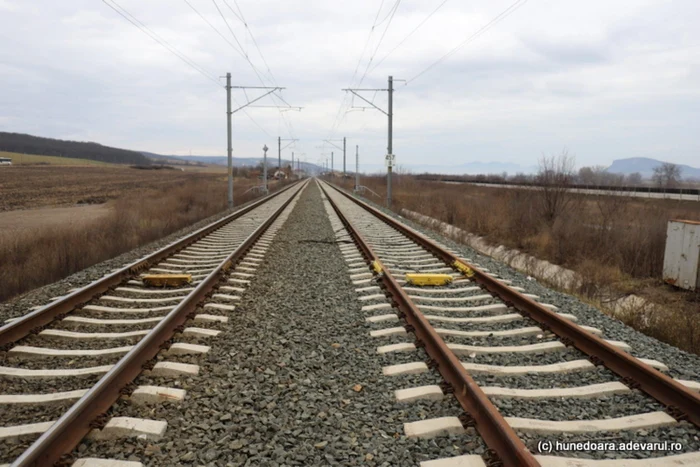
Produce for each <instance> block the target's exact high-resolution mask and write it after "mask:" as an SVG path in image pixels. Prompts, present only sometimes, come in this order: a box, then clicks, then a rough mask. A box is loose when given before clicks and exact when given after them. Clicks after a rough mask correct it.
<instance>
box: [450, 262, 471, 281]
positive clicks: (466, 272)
mask: <svg viewBox="0 0 700 467" xmlns="http://www.w3.org/2000/svg"><path fill="white" fill-rule="evenodd" d="M452 266H454V267H456V268H457V269H459V270H460V271H461V272H462V274H464V275H465V276H467V277H470V278H471V277H474V270H473V269H472V268H470V267H469V266H467V265H466V264H464V263H463V262H461V261H455V262H454V263H453V264H452Z"/></svg>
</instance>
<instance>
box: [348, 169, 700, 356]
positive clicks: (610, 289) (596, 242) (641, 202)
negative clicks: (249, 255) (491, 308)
mask: <svg viewBox="0 0 700 467" xmlns="http://www.w3.org/2000/svg"><path fill="white" fill-rule="evenodd" d="M362 184H363V185H365V186H367V187H368V188H370V189H371V190H373V191H375V192H377V193H378V194H379V195H380V197H379V198H377V197H375V196H374V195H372V194H367V195H366V196H367V198H368V199H370V200H372V201H374V202H377V203H380V204H384V202H385V201H384V200H385V198H386V177H363V178H362ZM344 186H345V187H346V188H351V187H352V182H351V181H345V183H344ZM392 191H393V199H394V202H393V206H392V208H393V209H394V210H395V211H397V212H400V210H401V209H404V208H405V209H409V210H411V211H416V212H419V213H421V214H424V215H427V216H430V217H433V218H436V219H439V220H441V221H443V222H446V223H448V224H451V225H454V226H456V227H459V228H461V229H463V230H465V231H467V232H470V233H473V234H476V235H479V236H483V237H485V239H486V240H487V241H488V242H490V243H491V244H495V245H505V246H506V247H508V248H513V249H518V250H520V251H522V252H525V253H528V254H530V255H533V256H535V257H537V258H540V259H544V260H548V261H550V262H552V263H555V264H558V265H561V266H563V267H565V268H568V269H572V270H574V271H576V272H578V273H579V274H580V275H581V277H582V283H581V285H580V287H579V288H578V289H577V290H573V291H569V292H573V293H575V294H576V295H578V296H579V297H581V298H583V299H584V300H586V301H588V302H589V303H592V304H594V305H597V306H600V305H601V304H602V303H603V302H609V301H610V300H611V299H615V298H621V297H624V296H626V295H629V294H636V295H639V296H642V297H644V298H646V299H647V300H649V301H651V302H653V303H656V304H658V305H659V306H657V307H655V308H654V311H651V312H646V313H638V312H634V311H633V312H630V313H626V314H623V315H619V316H617V317H618V318H620V319H621V320H623V321H624V322H625V323H626V324H628V325H630V326H633V327H634V328H636V329H638V330H640V331H642V332H644V333H645V334H648V335H651V336H653V337H656V338H658V339H660V340H663V341H665V342H668V343H670V344H673V345H675V346H677V347H679V348H682V349H684V350H688V351H691V352H694V353H700V319H698V318H700V292H699V293H690V292H686V291H679V290H676V289H673V288H672V287H671V286H668V285H666V284H664V283H663V281H662V280H661V274H662V269H663V259H664V250H665V243H666V226H667V222H668V220H670V219H677V218H681V219H691V220H700V203H698V202H696V201H676V200H658V199H650V200H648V199H642V198H631V197H624V196H591V195H588V196H587V195H572V196H570V197H569V198H568V201H567V205H566V206H565V209H562V210H561V212H559V213H558V214H557V215H556V216H555V218H554V219H551V218H547V213H548V210H547V206H545V205H546V204H547V201H549V202H550V203H551V201H552V200H551V199H549V200H545V199H544V198H545V197H544V195H543V194H541V193H539V192H535V191H532V190H515V189H507V190H506V189H498V188H490V187H479V186H473V185H463V184H459V185H450V184H445V183H437V182H429V181H419V180H416V179H415V178H414V177H412V176H406V175H404V176H396V177H395V178H394V182H393V186H392ZM550 213H551V211H550Z"/></svg>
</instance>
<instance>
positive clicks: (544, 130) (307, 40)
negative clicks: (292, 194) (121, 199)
mask: <svg viewBox="0 0 700 467" xmlns="http://www.w3.org/2000/svg"><path fill="white" fill-rule="evenodd" d="M117 1H118V4H119V5H121V6H123V7H124V8H125V9H126V10H127V11H128V12H129V13H131V14H132V15H133V16H134V17H135V18H137V19H138V20H140V21H141V22H143V23H144V24H145V25H146V26H148V27H149V28H150V29H152V30H153V31H155V32H156V33H157V34H158V35H159V36H161V37H162V38H164V39H165V40H166V41H167V42H168V43H170V44H172V46H174V47H176V48H177V49H178V50H179V51H181V52H182V53H183V54H184V55H185V56H186V57H187V58H188V59H190V60H191V61H192V62H194V63H196V64H197V65H198V66H200V67H201V68H202V69H204V70H206V72H207V73H209V74H210V75H212V76H213V77H215V78H218V77H219V76H222V75H225V73H226V72H227V71H230V72H231V73H232V75H233V80H232V81H233V84H234V85H249V86H261V85H262V84H261V79H260V78H258V76H257V75H256V73H255V72H254V71H253V68H252V66H251V65H250V64H249V63H248V62H247V61H246V60H245V59H244V58H243V57H242V55H241V54H240V53H238V52H237V51H236V50H234V47H232V45H230V44H233V46H235V47H239V46H238V44H237V42H236V41H238V43H240V46H241V47H242V49H243V53H245V54H247V56H248V57H249V59H250V61H252V63H253V64H254V65H255V67H257V69H258V70H259V74H260V76H261V77H262V82H264V83H265V85H270V84H271V83H272V82H273V81H272V80H273V79H274V83H276V84H277V85H279V86H284V87H286V88H287V89H286V90H284V91H283V94H282V95H283V97H284V98H285V100H286V101H287V102H288V103H289V104H291V105H293V106H302V107H303V110H302V111H300V112H297V111H286V112H284V113H282V114H281V113H280V112H279V111H278V110H276V109H274V108H252V109H249V110H248V113H249V115H250V116H251V117H252V118H253V119H254V120H255V122H257V124H259V125H260V127H262V130H261V129H260V128H259V127H258V126H256V125H255V124H254V123H253V122H252V121H251V120H250V119H249V118H248V117H246V115H245V114H243V113H242V112H239V113H237V114H235V115H234V118H233V127H234V129H233V139H234V156H237V157H257V156H260V155H262V151H261V149H260V148H262V146H263V145H264V144H267V145H268V146H269V147H271V148H274V151H273V152H272V154H274V155H276V138H277V136H278V135H279V134H281V135H282V137H283V138H290V137H292V136H293V137H295V138H299V139H300V141H299V142H298V143H296V148H295V149H294V151H295V153H296V154H297V155H299V154H301V153H305V156H303V157H305V158H306V159H307V160H308V161H309V162H317V161H318V160H320V158H321V156H320V154H321V152H322V149H320V148H319V146H321V144H322V140H323V139H330V138H332V139H338V138H342V137H343V136H347V138H348V148H349V152H350V150H351V149H352V154H353V161H354V147H355V145H356V144H359V145H360V156H361V157H360V161H361V163H365V164H370V163H381V161H382V158H383V155H384V154H385V153H386V128H387V119H386V117H385V116H384V115H383V114H382V113H380V112H379V111H370V110H365V111H361V110H355V111H352V112H346V111H347V110H348V107H349V106H350V105H352V104H353V102H351V101H350V100H349V99H346V100H344V97H345V95H344V93H343V92H342V91H341V88H345V87H348V86H351V85H352V86H358V85H359V81H360V77H362V76H363V75H364V74H365V73H364V72H365V70H369V72H368V73H367V74H366V76H365V77H364V80H363V81H362V83H361V86H362V87H366V88H385V87H386V85H387V76H388V75H390V74H391V75H393V76H394V77H395V78H396V79H407V80H410V81H409V82H408V84H406V85H404V83H403V82H397V83H396V92H395V94H394V97H395V99H394V111H395V119H394V135H395V136H394V153H395V154H396V157H397V162H398V163H399V164H406V165H409V166H410V165H417V164H423V165H425V164H432V165H457V164H463V163H468V162H474V161H486V162H489V161H499V162H504V163H514V164H520V165H523V166H531V165H535V164H537V160H538V158H539V157H540V156H541V155H542V154H543V153H545V154H552V153H558V152H561V150H562V149H564V148H568V150H569V152H570V153H573V154H575V155H576V160H577V164H578V165H579V166H582V165H592V164H602V165H609V164H610V162H611V161H612V160H613V159H617V158H626V157H639V156H642V157H653V158H658V159H663V160H668V161H672V162H676V163H683V164H689V165H694V166H700V139H699V138H698V130H699V129H700V28H698V27H697V21H698V18H700V2H698V1H697V0H677V1H672V0H587V1H585V2H584V1H573V0H549V1H547V0H529V1H526V2H521V3H520V4H519V5H520V7H519V8H518V9H516V10H515V11H514V12H513V13H512V14H511V15H510V16H508V17H506V18H504V19H503V20H502V21H500V22H499V23H497V24H495V25H494V26H493V27H492V28H491V29H489V30H487V31H486V32H484V33H483V34H482V35H481V36H479V37H477V38H476V39H475V40H473V41H471V42H469V43H468V44H466V45H465V46H464V47H462V48H460V49H458V51H457V52H455V53H454V54H453V55H451V56H450V57H449V58H447V59H446V60H444V61H443V62H442V63H440V64H438V65H436V66H435V67H433V68H431V69H430V70H428V71H427V72H426V73H425V74H423V75H421V76H419V77H418V78H416V79H414V80H411V78H413V77H414V76H416V75H417V74H419V73H420V72H421V71H422V70H424V69H425V68H426V67H428V66H429V65H430V64H431V63H433V62H435V61H436V60H437V59H438V58H440V57H441V56H443V55H444V54H446V53H447V52H450V51H451V50H452V49H453V48H454V47H455V46H457V45H458V44H460V43H461V42H463V41H464V40H465V39H467V38H468V37H470V36H471V35H472V34H474V33H475V32H477V31H478V30H479V29H480V28H482V27H483V26H484V25H486V24H487V23H489V21H491V20H492V19H493V18H495V17H497V16H498V15H499V14H500V13H501V12H503V11H504V10H506V9H507V8H508V7H509V5H511V4H513V1H514V0H488V1H486V0H475V1H466V0H448V1H446V2H445V3H444V5H443V6H442V7H441V8H440V9H439V10H438V11H437V12H436V13H435V14H434V15H433V16H432V17H431V18H430V19H429V20H428V21H427V22H426V23H425V24H424V25H423V26H422V27H421V28H420V29H418V30H417V31H416V32H415V33H414V34H413V35H412V36H411V37H410V38H409V39H408V40H407V41H405V43H403V44H402V45H401V46H400V47H399V48H397V49H396V50H394V51H393V53H391V54H390V55H389V56H388V57H387V58H386V59H385V60H384V61H383V62H381V64H379V66H377V67H376V68H375V65H376V64H377V63H379V62H380V60H381V59H382V58H384V57H385V56H386V54H387V53H389V52H390V51H392V49H394V47H395V46H396V45H397V44H399V43H400V42H401V41H402V40H403V39H404V38H405V37H406V36H407V35H408V34H409V33H410V32H411V31H412V30H413V29H414V28H415V27H416V26H417V25H418V24H419V23H420V22H421V21H423V20H424V19H425V18H426V17H427V16H428V15H429V14H430V13H431V12H432V11H433V10H435V9H436V8H437V7H438V6H439V5H440V4H441V3H443V0H421V1H419V0H403V1H399V3H398V7H396V0H385V1H382V0H354V1H352V2H350V1H331V0H324V1H321V0H284V1H279V0H278V1H269V0H237V2H238V7H240V10H239V9H238V7H237V6H236V3H235V2H234V0H216V1H213V0H211V1H210V0H188V2H189V3H190V4H191V5H192V6H193V7H194V8H195V9H196V10H197V11H199V12H200V13H201V14H202V15H203V16H204V18H205V19H206V20H207V21H209V22H210V23H211V25H212V26H213V27H214V28H216V29H217V30H218V31H219V32H220V33H221V35H223V38H222V36H221V35H219V34H217V32H215V31H214V30H213V29H212V28H211V27H210V26H209V25H208V24H207V23H206V22H205V21H204V20H203V19H202V18H200V16H198V14H197V13H196V12H195V11H194V10H193V9H192V8H191V7H190V6H188V4H187V2H185V1H184V0H167V1H166V0H147V1H143V0H141V1H138V0H117ZM216 6H218V7H219V8H220V9H221V12H222V13H223V15H224V17H225V18H226V20H227V21H228V23H229V25H230V27H231V29H232V30H233V32H234V33H235V35H236V38H235V39H234V37H233V35H232V34H231V31H229V29H228V28H227V26H226V24H225V22H224V20H223V19H222V17H221V16H220V14H219V12H218V11H217V9H216ZM380 6H381V9H380ZM394 8H395V14H394V15H393V17H392V15H391V14H392V11H393V9H394ZM233 11H235V12H236V13H237V15H238V16H240V15H241V13H242V16H243V17H244V18H245V20H246V22H247V25H248V29H247V30H246V26H245V24H244V23H243V22H242V21H241V20H240V19H239V18H237V17H236V16H235V15H234V13H233ZM373 24H376V26H375V27H374V30H373V31H372V26H373ZM387 26H388V29H387ZM385 29H386V33H385V35H384V37H383V40H382V41H381V43H380V39H382V35H383V34H384V31H385ZM249 32H250V33H252V37H254V38H255V40H256V41H257V45H258V46H259V49H260V51H261V52H262V56H263V57H264V60H265V62H266V63H267V65H269V69H270V70H271V75H270V73H269V72H268V68H267V65H265V63H264V62H263V59H262V58H261V55H260V54H259V52H258V50H257V48H256V47H255V44H254V42H253V40H252V38H251V35H250V34H249ZM224 38H225V39H224ZM229 42H230V44H229ZM377 47H378V48H377ZM363 51H364V55H363ZM372 56H373V57H374V58H373V61H372V63H371V64H370V66H369V67H368V63H369V61H370V58H371V57H372ZM356 68H358V70H359V71H358V73H357V75H353V73H354V71H355V69H356ZM273 77H274V78H273ZM353 77H354V79H353ZM223 84H224V81H223V80H222V81H221V84H219V85H217V84H216V83H215V82H213V81H211V80H210V79H208V78H206V77H205V76H203V75H202V74H200V73H199V72H198V71H195V70H194V69H192V68H190V67H189V66H188V65H187V64H185V63H183V62H182V61H181V60H180V59H178V58H177V57H176V56H174V55H173V54H171V53H170V52H168V51H167V50H166V49H164V48H163V47H161V46H160V45H158V44H157V43H156V42H154V41H153V40H152V39H150V38H149V37H148V36H147V35H146V34H144V33H143V32H142V31H140V30H139V29H137V28H136V27H134V26H133V25H132V24H130V23H129V22H127V21H126V20H125V19H124V18H122V17H121V16H119V15H118V14H117V13H116V12H115V11H114V10H112V9H111V8H109V7H108V6H107V5H106V4H105V3H104V2H102V1H99V0H64V1H60V2H56V1H48V0H35V1H26V0H25V1H19V0H0V130H4V131H15V132H25V133H31V134H35V135H40V136H48V137H56V138H64V139H75V140H83V141H84V140H89V141H96V142H99V143H102V144H106V145H112V146H117V147H124V148H129V149H136V150H145V151H152V152H157V153H161V154H181V155H184V154H189V153H190V151H191V152H192V154H202V155H225V153H226V115H225V109H226V101H225V97H226V94H225V90H224V89H223V87H222V86H223ZM259 92H260V91H256V90H252V91H249V92H248V96H249V98H250V99H253V98H254V97H255V96H257V95H259V94H258V93H259ZM365 95H366V96H367V97H368V98H369V99H370V100H372V99H374V102H375V103H376V104H377V105H379V106H380V107H382V108H386V93H383V92H380V93H377V95H376V96H375V94H374V93H371V92H370V93H365ZM234 97H235V99H236V100H237V101H238V102H240V103H244V102H245V100H246V96H245V95H244V94H243V93H242V92H241V91H235V93H234ZM259 103H260V104H263V105H273V104H277V103H280V101H272V100H271V99H269V98H266V99H264V100H261V101H260V102H259ZM354 105H355V106H360V105H361V101H359V100H358V99H355V101H354ZM234 106H235V104H234ZM282 116H283V117H284V120H283V118H282ZM290 130H291V131H290ZM290 150H291V148H290V149H288V150H286V153H285V155H286V157H289V152H288V151H290ZM326 150H327V151H328V152H330V149H326ZM335 152H336V156H337V155H338V153H339V151H337V150H336V151H335ZM338 161H339V159H338V158H336V167H338V165H337V164H338Z"/></svg>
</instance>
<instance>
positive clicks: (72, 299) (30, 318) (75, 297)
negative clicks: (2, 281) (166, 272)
mask: <svg viewBox="0 0 700 467" xmlns="http://www.w3.org/2000/svg"><path fill="white" fill-rule="evenodd" d="M297 183H299V182H297ZM297 183H295V184H292V185H290V186H288V187H285V188H283V189H281V190H279V191H276V192H275V193H272V194H270V195H268V196H265V197H264V198H261V199H259V200H257V201H255V202H253V203H251V204H249V205H248V206H245V207H244V208H241V209H239V210H238V211H236V212H234V213H232V214H230V215H228V216H226V217H224V218H222V219H219V220H218V221H215V222H213V223H211V224H209V225H207V226H204V227H202V228H201V229H199V230H197V231H195V232H193V233H191V234H189V235H187V236H185V237H183V238H181V239H179V240H177V241H175V242H173V243H171V244H170V245H168V246H166V247H164V248H161V249H160V250H158V251H156V252H154V253H151V254H150V255H148V256H146V257H144V258H141V259H139V260H138V261H135V262H133V263H131V264H129V265H127V266H125V267H123V268H121V269H119V270H117V271H115V272H113V273H111V274H109V275H107V276H105V277H102V278H101V279H98V280H96V281H94V282H91V283H90V284H88V285H86V286H84V287H82V288H80V289H79V290H76V291H74V292H72V293H70V294H68V295H66V296H65V297H63V298H61V299H59V300H56V301H55V302H51V303H49V304H47V305H44V306H43V307H41V308H39V309H37V310H34V311H32V312H31V313H27V314H26V315H24V316H22V317H21V318H18V319H16V320H14V321H12V322H10V323H7V324H5V325H4V326H2V327H0V350H4V349H7V348H8V346H9V345H10V344H12V343H14V342H17V341H18V340H20V339H22V338H23V337H26V336H27V335H29V334H30V333H32V332H33V331H35V330H37V329H41V327H42V326H46V325H47V324H50V323H51V322H53V321H54V320H56V319H57V318H59V317H60V316H61V315H63V314H65V313H69V312H71V311H73V310H74V309H75V308H77V307H79V306H81V305H83V304H85V303H87V302H88V301H90V300H92V299H93V298H94V297H95V296H96V295H99V294H101V293H104V292H106V291H108V290H110V288H112V287H114V286H116V285H119V284H121V283H122V282H124V280H126V279H128V278H130V277H132V276H134V275H135V274H138V273H139V272H140V271H142V270H144V269H147V268H149V267H150V266H151V265H152V264H155V263H157V262H159V261H161V260H162V259H165V258H167V257H168V256H170V255H172V254H174V253H176V252H178V251H180V250H181V249H183V248H185V247H187V246H189V245H191V244H192V243H194V242H196V241H198V240H200V239H201V238H202V237H205V236H207V235H209V234H210V233H212V232H213V231H215V230H217V229H219V228H220V227H223V226H224V225H226V224H228V223H229V222H231V221H233V220H235V219H238V218H239V217H241V216H243V215H244V214H247V213H248V212H250V211H252V210H253V209H255V208H257V207H258V206H260V205H262V204H264V203H266V202H267V201H269V200H270V199H272V198H274V197H276V196H278V195H279V194H281V193H283V192H285V191H287V190H289V189H291V188H292V187H293V186H295V185H296V184H297Z"/></svg>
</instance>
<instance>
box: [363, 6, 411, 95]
mask: <svg viewBox="0 0 700 467" xmlns="http://www.w3.org/2000/svg"><path fill="white" fill-rule="evenodd" d="M400 4H401V0H396V4H395V5H394V8H393V9H392V12H391V17H390V18H389V22H388V23H387V24H386V27H385V28H384V32H383V33H382V37H380V38H379V42H378V43H377V47H375V49H374V52H373V53H372V56H371V57H370V58H369V62H367V67H366V68H365V72H364V74H363V75H362V78H361V79H360V83H359V84H358V86H361V85H362V82H363V81H364V80H365V77H366V76H367V72H368V71H369V67H370V65H371V64H372V60H374V56H375V55H376V54H377V51H379V47H380V46H381V45H382V42H383V41H384V36H386V32H387V31H388V30H389V26H391V22H392V21H393V19H394V15H396V11H397V10H398V9H399V5H400Z"/></svg>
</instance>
